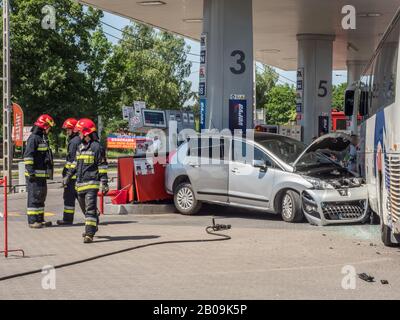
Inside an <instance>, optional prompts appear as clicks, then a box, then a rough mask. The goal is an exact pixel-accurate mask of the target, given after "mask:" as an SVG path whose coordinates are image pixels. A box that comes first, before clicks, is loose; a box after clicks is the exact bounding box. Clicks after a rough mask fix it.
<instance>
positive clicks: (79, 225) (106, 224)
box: [54, 221, 137, 228]
mask: <svg viewBox="0 0 400 320" xmlns="http://www.w3.org/2000/svg"><path fill="white" fill-rule="evenodd" d="M131 223H137V221H105V222H100V224H99V226H111V225H121V224H131ZM84 226H85V223H84V222H80V223H74V224H73V225H71V226H59V225H57V224H56V225H54V227H56V228H72V227H84Z"/></svg>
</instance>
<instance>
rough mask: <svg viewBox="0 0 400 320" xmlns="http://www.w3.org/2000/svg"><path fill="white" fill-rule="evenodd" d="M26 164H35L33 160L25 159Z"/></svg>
mask: <svg viewBox="0 0 400 320" xmlns="http://www.w3.org/2000/svg"><path fill="white" fill-rule="evenodd" d="M24 163H25V164H28V165H29V164H33V158H24Z"/></svg>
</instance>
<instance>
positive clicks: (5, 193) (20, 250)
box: [0, 177, 25, 258]
mask: <svg viewBox="0 0 400 320" xmlns="http://www.w3.org/2000/svg"><path fill="white" fill-rule="evenodd" d="M0 185H3V187H4V213H3V214H4V251H0V253H4V256H5V257H6V258H8V253H9V252H21V253H22V256H23V257H25V252H24V250H22V249H15V250H9V249H8V203H7V197H8V185H7V177H4V179H2V180H0Z"/></svg>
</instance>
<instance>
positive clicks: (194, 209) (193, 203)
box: [174, 183, 201, 215]
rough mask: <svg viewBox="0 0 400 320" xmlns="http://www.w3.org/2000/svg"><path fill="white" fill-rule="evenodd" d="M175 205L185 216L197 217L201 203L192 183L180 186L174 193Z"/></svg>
mask: <svg viewBox="0 0 400 320" xmlns="http://www.w3.org/2000/svg"><path fill="white" fill-rule="evenodd" d="M174 203H175V207H176V209H177V210H178V211H179V212H180V213H181V214H184V215H195V214H196V213H198V212H199V210H200V208H201V202H200V201H198V200H197V199H196V196H195V193H194V191H193V188H192V185H191V184H190V183H181V184H180V185H178V187H177V188H176V189H175V192H174Z"/></svg>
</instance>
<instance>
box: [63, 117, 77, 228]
mask: <svg viewBox="0 0 400 320" xmlns="http://www.w3.org/2000/svg"><path fill="white" fill-rule="evenodd" d="M77 123H78V120H76V119H74V118H69V119H67V120H65V121H64V124H63V126H62V128H63V129H64V130H65V131H66V134H67V136H68V146H67V159H66V164H65V166H64V169H63V173H62V176H63V178H65V176H66V175H67V173H68V170H69V169H70V168H71V165H72V164H73V163H74V161H75V156H76V152H77V150H78V146H79V145H80V144H81V141H82V140H81V138H80V137H79V133H78V132H77V130H76V129H75V126H76V124H77ZM75 182H76V176H72V177H71V180H70V181H69V183H68V185H67V186H66V187H65V188H64V194H63V198H64V213H63V219H62V220H58V221H57V224H58V225H72V224H73V222H74V214H75V200H76V198H77V194H76V190H75Z"/></svg>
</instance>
